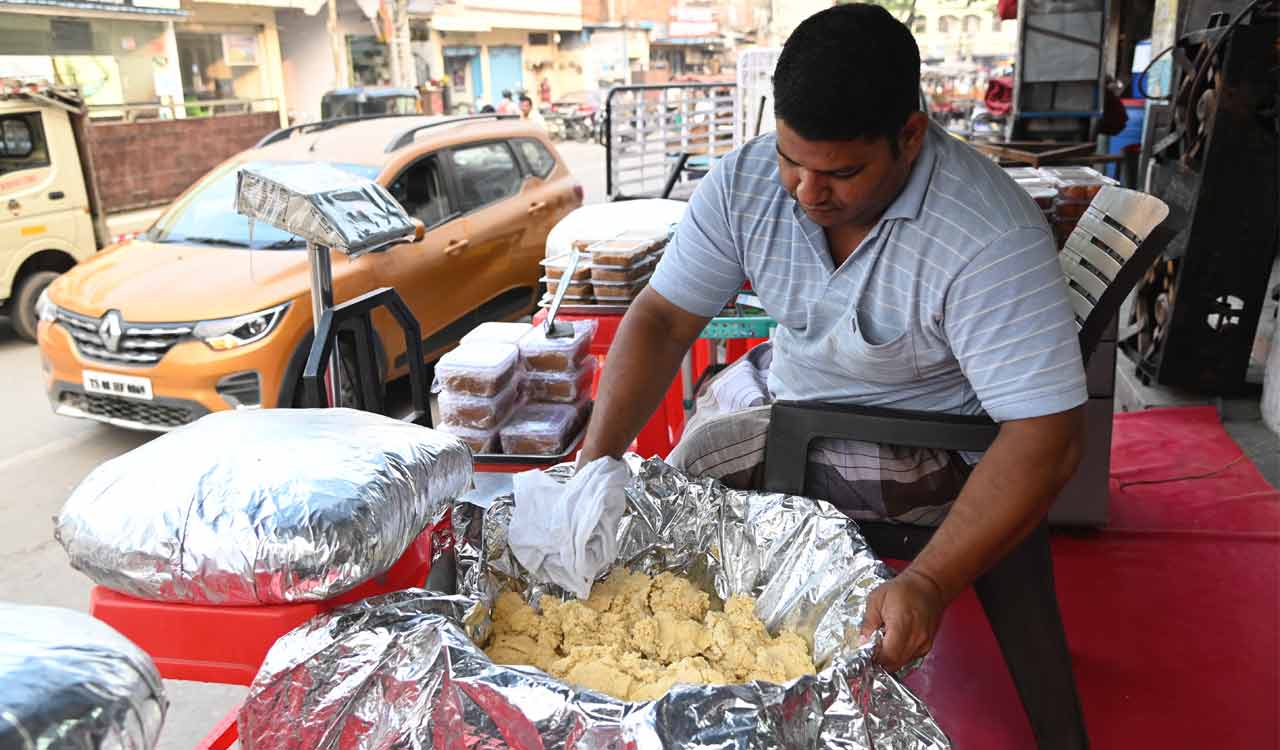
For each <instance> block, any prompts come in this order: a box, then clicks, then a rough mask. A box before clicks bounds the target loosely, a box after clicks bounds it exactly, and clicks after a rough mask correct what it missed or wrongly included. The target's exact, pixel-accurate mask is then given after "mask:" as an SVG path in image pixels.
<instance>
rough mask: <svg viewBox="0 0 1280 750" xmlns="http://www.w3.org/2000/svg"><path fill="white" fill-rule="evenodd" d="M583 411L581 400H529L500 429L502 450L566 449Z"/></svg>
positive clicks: (535, 452) (534, 452)
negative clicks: (538, 401)
mask: <svg viewBox="0 0 1280 750" xmlns="http://www.w3.org/2000/svg"><path fill="white" fill-rule="evenodd" d="M580 415H581V411H580V407H579V405H578V404H576V403H575V404H539V403H530V404H525V405H524V406H523V407H521V408H520V410H519V411H517V412H516V413H515V414H514V415H513V416H512V417H511V421H510V422H508V423H507V424H506V425H504V426H503V428H502V430H501V431H500V432H499V433H498V435H499V439H500V441H501V443H502V452H503V453H507V454H512V455H520V456H554V455H556V454H558V453H561V452H562V451H564V448H565V443H566V442H567V441H568V440H569V438H570V436H572V435H573V430H574V428H575V427H577V424H578V420H579V417H580Z"/></svg>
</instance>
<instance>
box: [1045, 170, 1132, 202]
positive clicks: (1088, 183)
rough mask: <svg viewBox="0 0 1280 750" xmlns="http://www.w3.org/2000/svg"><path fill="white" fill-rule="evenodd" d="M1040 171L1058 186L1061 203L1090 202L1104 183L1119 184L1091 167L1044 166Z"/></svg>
mask: <svg viewBox="0 0 1280 750" xmlns="http://www.w3.org/2000/svg"><path fill="white" fill-rule="evenodd" d="M1040 171H1041V173H1043V174H1044V175H1045V176H1046V177H1047V178H1049V180H1050V181H1051V182H1053V184H1054V186H1055V187H1057V188H1058V201H1059V203H1068V202H1071V203H1088V202H1089V201H1091V200H1093V196H1095V195H1097V194H1098V191H1099V190H1102V188H1103V186H1104V185H1116V184H1119V183H1117V182H1116V181H1115V180H1113V179H1111V178H1110V177H1107V176H1106V175H1104V174H1102V173H1101V172H1098V171H1097V170H1094V169H1090V168H1089V167H1044V168H1043V169H1041V170H1040Z"/></svg>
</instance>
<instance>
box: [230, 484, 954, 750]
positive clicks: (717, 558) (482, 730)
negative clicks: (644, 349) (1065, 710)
mask: <svg viewBox="0 0 1280 750" xmlns="http://www.w3.org/2000/svg"><path fill="white" fill-rule="evenodd" d="M632 467H633V469H634V470H635V471H636V472H637V474H636V477H635V479H634V480H633V481H632V484H631V486H630V488H629V489H628V492H627V495H628V498H627V499H628V508H627V512H626V515H625V516H624V518H623V523H622V526H621V528H620V530H619V543H620V545H619V546H620V552H619V557H618V563H619V564H622V565H625V566H627V567H628V568H631V569H633V570H642V571H645V572H649V573H656V572H660V571H665V570H671V571H675V572H678V573H680V574H681V575H685V576H687V577H689V578H691V579H692V580H693V581H695V582H697V583H699V584H701V585H702V586H704V587H705V589H706V590H707V591H710V592H715V594H716V595H718V596H719V597H720V598H722V599H723V598H727V597H729V596H730V595H734V594H750V595H752V596H755V597H757V602H758V607H757V614H758V615H759V616H760V618H761V620H763V621H764V623H765V625H766V626H767V627H768V628H769V629H770V631H771V632H774V633H775V634H776V633H777V631H778V630H779V629H780V628H792V629H794V630H796V631H797V632H798V633H800V634H801V635H803V636H805V637H807V638H808V639H809V640H810V642H811V643H812V645H813V651H814V661H815V663H816V664H817V665H818V668H819V671H818V673H817V674H815V675H807V676H804V677H801V678H799V679H796V680H793V681H791V682H789V683H785V684H772V683H764V682H752V683H746V684H741V685H678V686H677V687H675V688H674V689H672V690H671V691H669V692H668V693H667V694H666V695H665V696H664V697H662V698H661V699H659V700H656V701H649V702H635V703H633V702H627V701H622V700H618V699H616V698H612V697H610V696H607V695H603V694H601V693H597V692H594V691H590V690H585V689H582V688H578V687H574V686H571V685H567V684H565V683H563V682H560V681H558V680H556V679H554V678H552V677H550V676H548V675H547V674H545V673H543V672H541V671H539V670H537V669H534V668H532V667H514V666H501V665H496V664H494V663H493V662H492V661H491V660H490V659H489V658H488V657H487V656H486V655H485V653H484V652H483V651H482V650H481V649H480V648H479V647H478V646H477V645H476V644H477V643H483V642H484V641H485V639H486V637H487V635H488V633H489V630H490V626H491V622H490V620H489V611H490V607H491V605H492V604H493V602H494V601H495V599H496V597H497V595H498V594H499V593H500V592H501V591H502V590H503V589H504V588H513V589H515V590H517V591H519V592H521V593H522V594H523V595H524V596H525V597H526V598H527V599H528V600H529V601H530V602H531V603H534V604H536V603H537V602H538V600H539V599H540V598H541V597H543V596H561V595H562V593H563V592H558V591H556V590H554V589H552V588H548V587H546V586H542V585H536V584H533V583H532V582H530V581H529V580H528V578H527V576H526V574H525V571H524V570H523V569H522V568H521V566H520V565H519V563H517V562H516V560H515V558H514V557H513V556H512V554H511V552H510V549H509V548H508V546H507V543H506V539H507V534H506V532H507V525H508V522H509V519H510V517H511V510H512V507H513V505H512V501H511V499H510V498H505V499H501V500H499V501H497V502H496V503H494V504H493V505H492V506H491V507H489V508H488V509H487V510H483V511H482V510H480V509H477V508H476V507H475V506H470V505H458V506H456V507H455V508H454V516H453V530H454V537H455V539H454V542H455V543H454V560H453V561H454V562H455V563H456V566H457V576H458V581H457V582H458V589H459V592H458V594H457V595H453V596H449V595H445V594H441V593H436V592H431V591H422V590H413V591H403V592H397V593H394V594H387V595H384V596H379V597H373V598H370V599H366V600H364V601H362V602H358V603H356V604H353V605H350V606H348V607H344V608H342V609H339V610H336V611H334V612H333V613H331V614H328V615H324V616H321V617H317V618H315V619H314V620H312V621H310V622H309V623H307V624H305V625H303V626H301V627H300V628H298V629H296V630H294V631H293V632H291V633H289V634H287V635H286V636H284V637H283V638H281V639H280V640H279V641H278V642H277V643H276V645H275V647H273V648H272V650H271V652H270V653H269V654H268V655H267V658H266V661H265V662H264V664H263V666H262V669H261V671H260V672H259V673H258V676H257V678H256V679H255V681H254V684H253V686H252V687H251V688H250V692H249V696H248V698H247V699H246V701H245V704H244V706H243V708H242V710H241V713H240V721H239V730H240V737H241V742H242V743H243V744H244V746H245V748H246V749H247V750H293V749H297V750H301V749H302V748H307V749H309V750H310V749H312V748H315V749H317V750H324V749H331V750H339V748H341V750H357V749H362V748H369V749H370V750H372V749H373V748H410V747H412V748H454V747H471V748H489V747H493V748H497V747H546V748H562V747H563V748H569V747H571V748H618V749H621V748H637V749H641V750H643V749H644V748H662V747H681V748H701V747H707V748H724V747H734V748H819V747H824V748H825V747H830V748H848V749H850V750H853V749H855V748H857V749H863V750H870V749H871V748H878V749H883V748H893V749H894V750H938V749H941V748H948V747H950V742H949V741H948V739H947V737H946V735H945V734H943V732H942V731H941V729H939V727H938V725H937V724H936V723H935V722H934V720H933V718H932V716H931V715H930V714H929V711H928V709H927V708H926V707H925V706H924V704H923V703H922V702H921V701H920V700H919V699H918V698H917V697H915V696H914V695H913V694H912V693H911V692H910V691H909V690H908V689H907V688H906V687H904V686H903V685H902V684H901V683H900V682H898V681H897V679H896V678H895V677H894V676H892V675H890V674H889V673H887V672H885V671H884V670H883V669H882V668H880V667H878V666H876V665H875V664H874V662H873V659H872V654H873V650H874V648H875V647H876V645H877V643H878V639H877V640H876V641H873V642H872V643H868V644H863V645H861V646H859V645H857V644H858V640H859V638H858V631H859V625H860V623H861V620H862V614H863V611H864V609H865V606H866V600H867V597H868V595H869V594H870V593H871V591H872V590H873V589H874V588H875V587H876V586H878V585H879V584H880V583H882V582H884V581H885V580H887V578H888V577H889V576H890V575H891V574H890V571H889V570H888V568H886V567H885V566H884V564H883V563H881V562H880V561H879V560H877V559H876V558H875V556H874V555H873V554H872V553H871V551H870V550H869V548H868V547H867V545H866V543H865V542H864V541H863V539H862V538H861V536H859V534H858V532H857V529H856V526H855V525H854V524H853V523H852V522H851V521H850V520H849V519H848V518H846V517H845V516H843V515H842V514H841V513H839V512H838V511H837V510H835V509H834V508H833V507H832V506H830V505H829V504H827V503H824V502H820V501H815V500H809V499H805V498H800V497H791V496H785V495H779V494H767V493H752V492H738V491H733V490H728V489H726V488H725V487H723V486H722V485H720V484H718V483H715V482H713V481H712V480H709V479H708V480H693V479H689V478H687V477H685V476H684V475H682V474H681V473H679V472H678V471H676V470H675V469H672V468H671V467H669V466H667V465H666V464H664V463H662V462H661V461H659V460H656V459H651V460H649V461H647V462H645V463H644V464H642V465H641V464H638V463H637V462H632Z"/></svg>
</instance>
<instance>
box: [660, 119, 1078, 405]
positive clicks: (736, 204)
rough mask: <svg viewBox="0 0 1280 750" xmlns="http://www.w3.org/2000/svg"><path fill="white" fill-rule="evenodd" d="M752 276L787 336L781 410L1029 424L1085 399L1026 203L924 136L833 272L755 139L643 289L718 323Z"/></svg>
mask: <svg viewBox="0 0 1280 750" xmlns="http://www.w3.org/2000/svg"><path fill="white" fill-rule="evenodd" d="M747 280H749V281H750V282H751V285H752V286H753V287H754V288H755V290H756V292H757V293H758V294H759V296H760V300H761V302H762V303H763V305H764V308H765V310H766V311H767V312H768V313H769V315H771V316H772V317H773V318H774V319H775V320H777V321H778V323H779V324H780V325H779V327H778V330H777V331H776V332H775V334H774V358H773V366H772V367H771V369H770V372H769V388H770V390H771V391H772V392H773V394H774V395H775V396H776V397H777V398H779V399H791V400H819V401H834V402H843V403H856V404H863V405H871V406H887V407H894V408H900V409H920V410H927V411H938V412H951V413H959V414H974V413H977V412H979V411H983V410H985V411H986V413H987V414H989V415H990V416H991V417H992V418H993V419H995V420H997V421H1007V420H1012V419H1025V418H1029V417H1036V416H1043V415H1046V414H1054V413H1057V412H1061V411H1065V410H1067V409H1071V408H1072V407H1075V406H1078V405H1080V404H1082V403H1084V402H1085V400H1086V399H1087V391H1086V390H1085V378H1084V368H1083V366H1082V364H1081V360H1080V350H1079V347H1078V345H1077V338H1076V325H1075V322H1074V319H1073V316H1072V313H1071V306H1070V304H1069V303H1068V301H1067V292H1066V283H1065V280H1064V278H1063V275H1062V271H1061V270H1060V267H1059V264H1058V258H1057V248H1056V246H1055V244H1054V241H1053V238H1052V235H1051V234H1050V231H1049V228H1048V226H1047V225H1046V223H1045V220H1044V217H1043V215H1042V214H1041V212H1040V210H1039V209H1038V208H1037V207H1036V204H1035V203H1034V202H1033V201H1032V200H1031V198H1030V197H1029V196H1028V195H1027V194H1026V193H1025V192H1024V191H1023V190H1022V189H1021V188H1019V187H1018V186H1017V184H1016V183H1014V182H1013V181H1012V180H1011V179H1009V177H1008V176H1007V175H1005V174H1004V172H1003V171H1001V170H1000V169H999V167H997V166H996V165H995V164H994V163H993V162H991V161H990V160H989V159H987V158H985V157H983V156H982V155H981V154H979V153H978V152H977V151H975V150H973V149H972V148H970V147H969V146H968V145H966V144H964V143H962V142H960V141H957V140H956V139H954V138H951V137H950V136H948V135H947V134H946V133H945V132H944V131H943V130H942V129H941V128H939V127H937V126H936V125H932V126H931V127H930V130H929V133H928V134H927V136H926V138H925V144H924V147H923V148H922V149H921V152H920V155H919V157H918V159H917V161H916V163H915V165H914V166H913V167H912V171H911V175H910V177H909V178H908V180H907V184H906V185H905V186H904V188H903V190H902V192H901V193H900V194H899V195H898V197H897V198H896V199H895V200H894V202H893V203H892V204H891V205H890V206H889V208H888V209H887V210H886V211H885V213H884V216H883V217H881V219H880V220H879V222H877V224H876V226H875V227H874V228H873V229H872V230H871V232H870V233H869V234H868V235H867V237H866V239H864V240H863V242H862V244H861V245H860V246H859V247H858V248H857V250H855V251H854V253H853V254H852V255H850V256H849V258H848V260H847V261H845V263H844V264H843V265H841V266H840V267H839V268H834V267H833V263H832V260H831V255H830V253H829V252H828V249H827V240H826V235H825V234H824V233H823V231H822V228H821V227H820V226H818V225H817V224H815V223H814V222H813V221H811V220H810V219H809V218H808V216H806V215H805V213H804V211H803V210H801V208H800V207H799V206H798V205H797V204H796V202H795V200H793V199H792V198H791V196H790V195H789V194H788V193H787V192H786V190H784V189H783V187H782V184H781V183H780V182H779V180H778V162H777V154H776V141H775V138H774V136H773V135H771V134H770V135H764V136H761V137H759V138H756V139H755V140H753V141H751V142H749V143H747V144H746V145H745V146H743V147H742V148H740V149H738V150H736V151H734V152H732V153H730V154H728V155H727V156H725V158H724V159H722V160H721V161H720V163H719V164H717V165H716V167H715V168H714V169H713V170H712V171H711V172H710V174H708V175H707V177H706V178H704V179H703V181H702V184H701V185H699V187H698V189H697V190H696V191H695V193H694V196H693V198H692V200H691V201H690V205H689V209H688V211H687V212H686V214H685V216H684V219H683V220H682V221H681V223H680V225H679V226H678V228H677V230H676V233H675V237H674V238H673V240H672V242H671V243H670V245H668V247H667V251H666V254H665V255H664V256H663V259H662V261H661V262H660V263H659V264H658V268H657V271H656V272H655V274H654V276H653V280H652V281H651V283H650V285H651V286H652V287H653V288H654V290H656V291H657V292H658V293H659V294H661V295H662V296H663V297H665V298H666V299H668V300H670V301H671V302H672V303H674V304H676V305H677V306H679V307H681V308H683V309H684V310H687V311H688V312H691V313H693V314H695V315H702V316H708V317H710V316H714V315H716V314H718V313H719V312H720V311H721V309H723V307H724V305H725V304H726V302H727V301H728V300H729V299H730V298H731V297H732V296H733V295H734V294H735V293H736V292H737V291H738V290H739V289H740V288H741V287H742V284H743V282H744V281H747Z"/></svg>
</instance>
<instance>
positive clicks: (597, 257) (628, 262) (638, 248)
mask: <svg viewBox="0 0 1280 750" xmlns="http://www.w3.org/2000/svg"><path fill="white" fill-rule="evenodd" d="M653 245H654V243H652V242H646V241H643V240H606V241H604V242H597V243H595V244H594V245H592V246H591V247H590V248H589V250H590V251H591V265H593V266H596V265H600V266H624V267H625V266H632V265H635V264H636V263H639V262H641V261H643V260H645V258H646V257H647V256H648V255H649V252H650V251H651V250H652V249H653Z"/></svg>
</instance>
